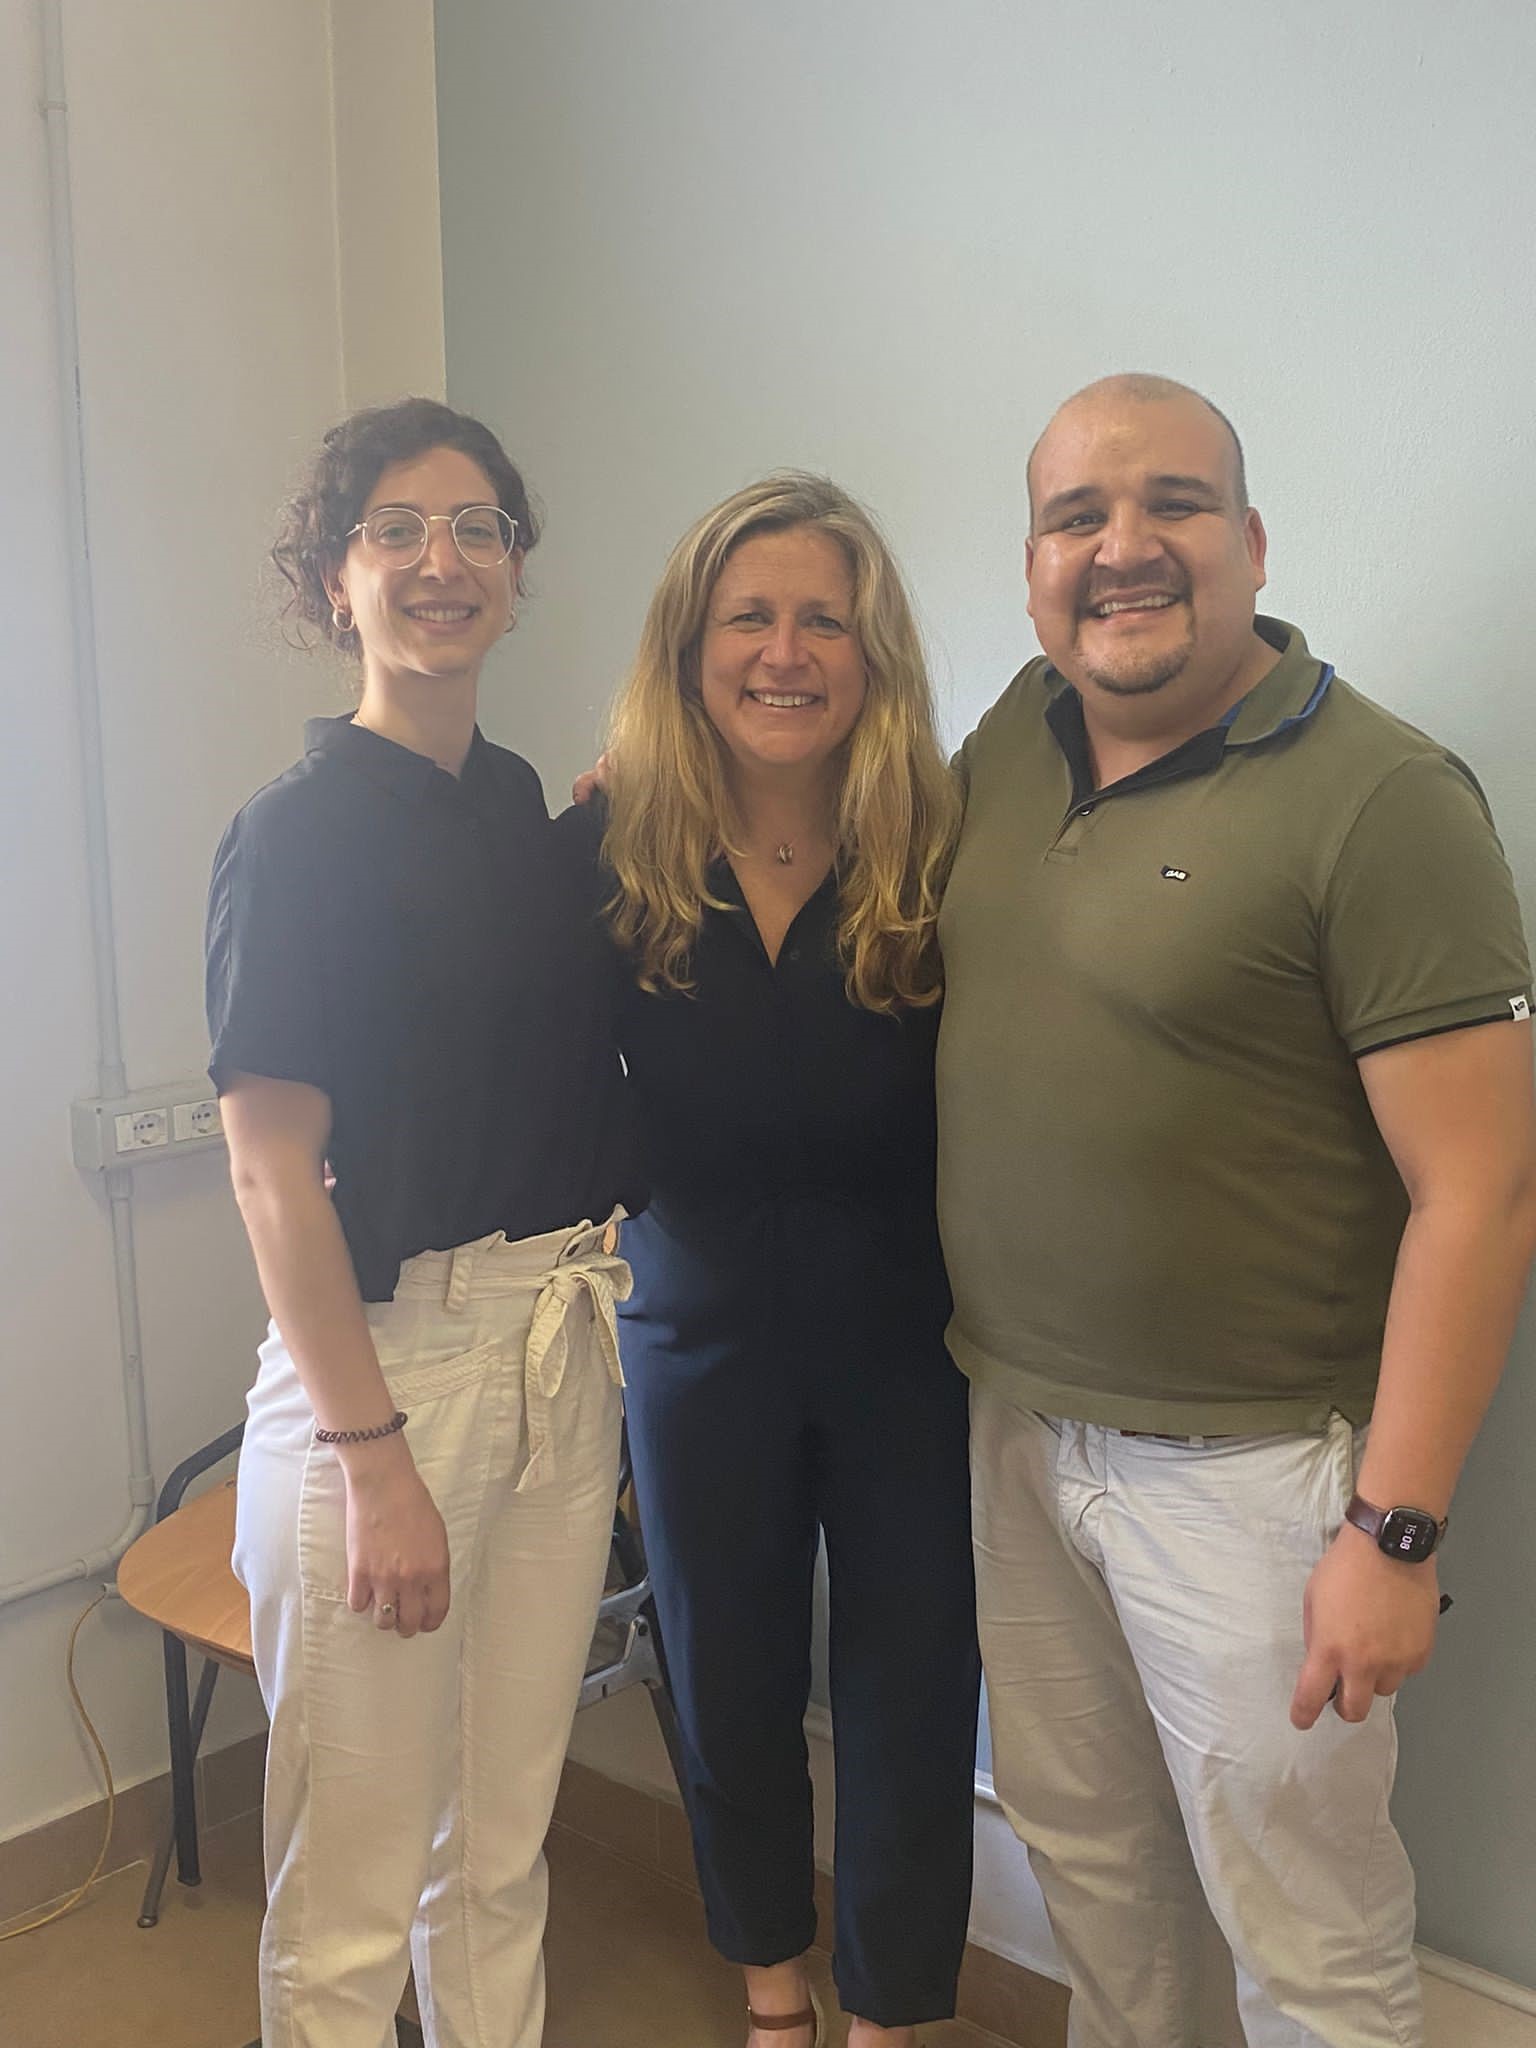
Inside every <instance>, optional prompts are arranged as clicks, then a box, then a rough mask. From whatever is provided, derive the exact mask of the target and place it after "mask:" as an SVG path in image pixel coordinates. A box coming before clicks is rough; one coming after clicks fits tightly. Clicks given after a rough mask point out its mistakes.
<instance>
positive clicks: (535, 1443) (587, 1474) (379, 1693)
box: [208, 399, 633, 2048]
mask: <svg viewBox="0 0 1536 2048" xmlns="http://www.w3.org/2000/svg"><path fill="white" fill-rule="evenodd" d="M537 538H538V528H537V525H536V523H535V520H534V516H533V513H532V511H531V509H530V506H529V502H528V496H527V492H526V491H525V489H524V486H523V481H522V478H521V477H520V476H519V474H518V472H517V470H516V469H515V468H514V466H513V465H512V463H511V462H510V461H509V460H508V458H507V456H506V454H505V453H504V451H503V450H502V448H501V445H500V443H499V442H498V441H497V440H496V438H495V436H494V435H493V434H491V433H490V431H489V430H488V429H487V428H486V427H484V426H482V425H481V424H480V423H479V422H478V421H476V420H472V419H468V418H466V417H465V416H464V415H462V414H460V413H456V412H453V411H450V410H449V409H448V408H447V407H446V406H442V405H437V404H434V403H431V402H429V401H426V400H421V399H411V400H407V401H405V402H404V403H402V404H399V405H393V406H388V407H385V408H382V409H379V410H375V411H369V412H364V413H359V414H356V415H354V416H353V417H352V418H351V419H349V420H346V421H345V422H343V424H342V425H340V426H339V427H337V428H335V429H333V431H332V432H331V433H330V434H328V435H327V436H326V439H325V445H324V446H323V448H322V449H321V450H320V451H319V454H318V456H317V458H316V460H315V462H314V464H313V466H312V469H311V472H310V475H309V477H308V479H307V481H306V483H305V485H304V487H303V488H302V489H301V490H300V491H299V493H298V495H297V496H296V498H295V499H294V501H293V503H292V504H291V506H290V507H289V508H288V513H287V517H286V522H285V526H284V530H283V533H282V536H281V538H280V540H279V541H278V544H277V546H276V548H275V549H274V550H273V554H274V559H275V560H276V562H277V565H278V567H279V568H280V569H281V571H282V572H283V574H284V575H285V576H286V578H287V579H288V581H289V583H290V584H291V585H292V589H293V599H292V606H291V609H292V610H293V611H294V612H295V613H296V614H297V616H298V618H299V619H300V620H302V621H304V622H306V623H308V624H309V625H310V626H312V627H314V628H316V629H317V630H318V631H319V633H320V634H321V635H322V636H323V637H324V638H325V639H327V640H329V641H330V642H331V644H332V645H333V646H334V647H336V648H337V649H339V650H340V651H341V652H342V653H344V654H346V655H348V656H351V657H354V658H355V659H356V661H357V663H358V666H359V670H360V676H361V695H360V699H359V702H358V705H357V708H356V710H355V711H354V712H352V713H351V714H349V715H347V716H343V717H337V718H322V719H316V720H313V721H312V722H311V724H310V725H309V728H308V730H307V733H306V749H305V753H304V757H303V759H302V760H301V761H299V762H298V763H297V764H296V765H295V766H294V767H292V768H290V769H288V770H287V771H286V773H284V774H283V775H281V776H279V777H278V778H277V780H276V781H275V782H271V783H269V784H268V785H267V786H266V788H264V789H262V790H261V791H259V792H258V793H257V794H256V795H255V796H254V797H252V798H251V800H250V801H249V802H248V803H247V804H246V805H245V806H244V808H243V809H242V810H241V811H240V812H239V814H238V815H237V816H236V818H235V820H234V822H233V823H232V824H231V826H230V828H229V830H228V832H227V833H226V834H225V836H224V840H223V843H222V845H221V846H220V848H219V853H218V858H217V861H216V863H215V867H214V874H213V884H212V892H211V897H210V905H209V919H208V1011H209V1022H210V1029H211V1035H212V1040H213V1054H212V1060H211V1063H210V1071H211V1073H212V1075H213V1079H214V1081H215V1084H216V1085H217V1087H218V1090H219V1095H220V1098H221V1102H222V1108H223V1118H224V1128H225V1132H226V1134H227V1137H228V1140H229V1149H230V1159H231V1167H232V1172H233V1177H234V1184H235V1191H236V1194H237V1197H238V1199H239V1204H240V1209H241V1213H242V1215H243V1217H244V1220H245V1224H246V1228H247V1230H248V1232H249V1235H250V1240H251V1245H252V1248H253V1250H254V1252H255V1256H256V1263H257V1267H258V1270H259V1272H260V1276H261V1283H262V1287H263V1290H264V1292H265V1295H266V1299H267V1303H268V1306H269V1308H270V1310H271V1315H272V1322H271V1326H270V1329H269V1332H268V1336H267V1339H266V1342H265V1343H264V1344H263V1346H262V1348H261V1355H260V1370H259V1373H258V1376H257V1380H256V1384H255V1387H254V1389H253V1391H252V1393H251V1396H250V1402H249V1419H248V1421H247V1424H246V1432H245V1439H244V1444H243V1447H242V1450H241V1458H240V1480H239V1514H238V1525H237V1534H236V1551H235V1567H236V1570H237V1572H238V1573H239V1575H240V1577H241V1579H242V1580H243V1582H244V1583H245V1585H246V1587H247V1588H248V1590H249V1592H250V1596H251V1623H252V1640H253V1645H254V1649H255V1656H256V1665H257V1671H258V1675H259V1677H260V1680H261V1685H262V1691H263V1695H264V1697H265V1699H266V1702H267V1707H268V1710H269V1713H270V1716H271V1723H272V1729H271V1738H270V1746H269V1750H268V1763H267V1787H266V1852H267V1882H268V1903H267V1915H266V1920H265V1924H264V1927H263V1931H262V1944H261V2001H262V2038H263V2040H264V2041H270V2042H272V2043H274V2044H275V2043H277V2042H281V2043H283V2048H379V2044H380V2042H381V2041H382V2040H384V2039H385V2038H386V2037H389V2038H392V2032H391V2027H392V2020H391V2016H392V2014H393V2012H394V2010H395V2007H396V2004H397V2003H398V2000H399V1998H400V1995H401V1992H402V1989H403V1987H404V1984H405V1979H406V1974H407V1970H408V1967H409V1965H410V1963H411V1961H412V1960H413V1959H414V1962H415V1968H416V1983H417V1990H418V1996H419V2000H420V2005H421V2011H422V2020H423V2025H424V2029H425V2033H426V2037H427V2040H428V2042H429V2043H432V2044H436V2043H444V2044H446V2043H449V2042H451V2043H453V2044H454V2048H470V2044H479V2048H492V2044H493V2043H494V2044H495V2048H510V2044H515V2048H534V2044H536V2043H537V2042H538V2040H539V2039H540V2036H541V2032H542V2026H543V1977H542V1966H541V1960H540V1944H541V1939H542V1931H543V1923H544V1910H545V1875H544V1865H543V1859H542V1854H541V1844H542V1841H543V1837H544V1833H545V1829H546V1826H547V1824H548V1821H549V1817H550V1812H551V1809H552V1806H553V1803H554V1797H555V1790H556V1785H557V1782H558V1778H559V1773H560V1766H561V1760H562V1758H563V1756H564V1752H565V1745H566V1740H567V1736H568V1734H569V1730H570V1723H571V1717H572V1714H573V1712H574V1709H575V1705H576V1698H577V1693H578V1690H579V1687H580V1682H581V1676H582V1672H583V1669H584V1665H585V1660H586V1653H587V1648H588V1644H589V1642H590V1638H591V1632H592V1625H593V1619H594V1615H595V1611H596V1607H597V1602H598V1599H599V1596H600V1593H601V1588H602V1581H603V1574H604V1566H605V1561H606V1557H607V1552H608V1540H609V1531H610V1527H611V1521H612V1514H613V1502H614V1487H615V1480H616V1473H617V1464H618V1453H619V1427H620V1411H619V1386H618V1383H619V1372H618V1360H617V1353H616V1349H615V1344H614V1302H615V1299H616V1298H617V1297H622V1296H623V1295H624V1294H626V1293H627V1292H628V1289H629V1275H628V1271H627V1268H626V1267H625V1266H624V1265H623V1264H622V1263H621V1261H620V1260H619V1259H618V1258H616V1257H615V1256H614V1242H615V1233H616V1219H617V1217H618V1216H619V1215H621V1214H622V1213H623V1212H622V1209H621V1208H620V1206H619V1205H620V1204H621V1203H622V1202H623V1201H624V1199H625V1197H626V1196H628V1197H629V1198H630V1200H631V1201H633V1194H632V1191H631V1189H630V1185H629V1181H628V1178H627V1172H628V1168H627V1160H626V1156H625V1148H624V1144H623V1140H622V1135H621V1128H620V1123H619V1119H618V1115H617V1108H618V1103H617V1089H618V1084H619V1074H618V1069H617V1062H616V1057H615V1054H614V1051H613V1044H614V1040H613V1024H612V1018H611V1015H610V995H609V991H610V987H611V978H612V966H611V959H610V958H609V957H607V955H606V951H605V947H604V943H603V941H602V940H601V939H600V938H599V937H598V936H597V935H596V933H595V932H594V929H593V926H592V922H591V919H590V916H589V915H588V914H587V910H586V907H585V905H584V904H583V903H582V902H581V901H580V900H579V899H578V895H577V892H576V891H575V890H574V889H573V886H572V883H571V881H570V879H569V878H568V875H567V870H566V866H565V864H564V863H563V862H562V861H561V860H560V859H559V858H558V857H557V852H556V847H555V844H554V838H553V828H552V827H551V825H550V822H549V817H548V814H547V812H546V810H545V806H544V798H543V793H542V791H541V789H540V786H539V780H538V777H537V775H536V774H535V772H534V770H533V769H532V768H531V767H530V766H529V765H528V763H527V762H526V761H523V760H521V759H520V758H519V757H518V756H517V755H516V754H513V753H508V752H506V751H505V750H504V749H502V748H500V747H496V746H492V745H491V744H489V743H488V742H487V741H486V739H485V738H484V737H483V735H482V734H481V732H480V730H479V727H478V725H477V723H476V690H477V685H478V682H479V676H480V669H481V665H482V663H483V662H484V660H485V657H486V655H487V654H488V653H489V651H490V650H491V648H492V647H493V646H494V645H495V644H496V642H497V641H498V640H499V639H500V637H501V636H502V634H504V633H506V632H509V631H510V630H511V628H512V626H513V625H514V623H515V621H516V616H517V601H518V596H519V590H520V578H521V572H522V565H523V562H524V560H525V558H526V556H527V553H528V551H529V549H531V548H532V547H533V545H534V543H535V541H536V540H537Z"/></svg>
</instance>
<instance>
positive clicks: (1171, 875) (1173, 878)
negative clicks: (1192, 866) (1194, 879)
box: [1163, 868, 1189, 882]
mask: <svg viewBox="0 0 1536 2048" xmlns="http://www.w3.org/2000/svg"><path fill="white" fill-rule="evenodd" d="M1163 880H1164V881H1165V882H1187V881H1188V880H1189V869H1188V868H1164V869H1163Z"/></svg>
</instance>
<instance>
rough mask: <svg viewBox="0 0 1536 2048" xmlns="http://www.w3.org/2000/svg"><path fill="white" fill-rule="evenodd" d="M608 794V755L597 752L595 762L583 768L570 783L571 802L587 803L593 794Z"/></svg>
mask: <svg viewBox="0 0 1536 2048" xmlns="http://www.w3.org/2000/svg"><path fill="white" fill-rule="evenodd" d="M607 794H608V756H607V755H606V754H599V755H598V757H597V761H596V764H595V765H594V766H593V767H591V768H584V769H583V770H582V771H581V773H580V774H579V775H578V776H577V778H576V780H575V781H574V782H573V783H572V784H571V802H572V803H573V804H589V803H591V801H592V799H593V797H595V796H606V795H607Z"/></svg>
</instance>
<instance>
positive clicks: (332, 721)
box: [304, 712, 489, 803]
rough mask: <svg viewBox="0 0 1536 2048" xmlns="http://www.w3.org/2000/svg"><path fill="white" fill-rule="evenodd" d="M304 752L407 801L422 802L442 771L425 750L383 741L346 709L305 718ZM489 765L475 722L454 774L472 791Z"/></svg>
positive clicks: (480, 734) (483, 742) (383, 738)
mask: <svg viewBox="0 0 1536 2048" xmlns="http://www.w3.org/2000/svg"><path fill="white" fill-rule="evenodd" d="M304 751H305V753H306V754H325V755H327V756H329V757H331V758H332V759H334V760H339V761H345V762H346V763H347V764H348V765H349V766H350V767H353V768H356V769H358V770H359V771H360V772H361V773H362V774H364V775H366V776H368V778H369V779H370V780H371V781H373V782H377V783H379V784H380V785H381V786H382V787H383V788H385V789H389V790H393V792H394V793H395V795H396V796H401V797H404V798H405V799H406V801H407V802H409V803H422V802H424V801H425V800H426V796H427V792H428V791H429V790H430V789H431V788H432V787H433V785H434V783H435V781H436V779H437V777H438V776H439V775H441V774H443V773H444V770H442V769H441V768H439V767H438V765H437V763H436V762H435V761H429V760H428V758H427V756H426V755H425V754H418V753H415V752H413V751H412V749H411V748H410V747H402V746H401V745H400V744H399V743H398V742H397V741H395V740H388V739H385V737H384V735H383V734H382V733H379V732H371V731H370V730H369V728H368V727H367V726H366V725H357V724H355V723H354V721H353V718H352V714H351V713H350V712H344V713H343V714H342V716H341V717H340V718H311V719H309V720H307V721H306V723H305V726H304ZM488 766H489V762H488V759H487V747H486V742H485V736H484V735H483V734H482V732H481V730H480V728H479V726H478V725H477V726H476V727H475V730H474V735H473V737H472V738H471V740H470V743H469V752H468V754H467V755H466V756H465V757H464V767H463V771H462V773H461V774H460V776H459V778H458V781H459V784H460V786H461V787H462V788H465V789H472V788H473V787H475V786H476V785H478V784H479V783H480V782H481V781H483V779H484V777H485V774H486V772H487V769H488ZM448 779H449V780H450V781H452V780H453V779H454V778H453V777H452V776H450V777H449V778H448Z"/></svg>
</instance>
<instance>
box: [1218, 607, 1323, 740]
mask: <svg viewBox="0 0 1536 2048" xmlns="http://www.w3.org/2000/svg"><path fill="white" fill-rule="evenodd" d="M1253 623H1254V628H1255V630H1256V631H1257V632H1258V634H1259V636H1260V638H1261V639H1264V640H1267V641H1268V642H1269V644H1270V646H1271V647H1273V648H1276V649H1277V650H1278V651H1279V655H1280V659H1279V660H1278V661H1277V662H1276V663H1275V665H1274V667H1273V668H1272V669H1271V670H1270V671H1269V673H1268V675H1266V676H1264V677H1262V678H1261V679H1260V681H1258V682H1257V683H1255V684H1254V686H1253V688H1252V689H1251V690H1250V691H1249V692H1248V694H1247V696H1246V697H1244V698H1242V699H1240V701H1239V702H1238V703H1236V704H1234V705H1233V707H1232V709H1231V711H1229V712H1228V714H1227V716H1226V719H1225V720H1224V724H1225V726H1226V735H1227V745H1228V746H1229V747H1251V746H1255V745H1257V744H1258V742H1259V741H1261V740H1272V739H1273V738H1274V737H1275V736H1276V734H1277V733H1282V732H1285V731H1287V730H1288V729H1289V728H1290V727H1292V726H1295V725H1299V724H1300V723H1301V722H1302V720H1303V719H1307V718H1310V717H1311V716H1312V714H1313V712H1314V711H1316V710H1317V708H1318V706H1319V705H1320V704H1321V703H1322V701H1323V699H1324V698H1325V697H1326V696H1327V694H1328V686H1329V684H1330V683H1331V682H1332V681H1333V667H1332V664H1331V663H1329V662H1320V661H1319V660H1318V659H1317V656H1316V655H1315V654H1313V653H1312V652H1311V651H1310V650H1309V649H1308V647H1307V643H1306V640H1305V638H1304V637H1303V635H1302V634H1301V632H1300V631H1299V630H1298V628H1297V627H1295V626H1288V625H1287V624H1286V622H1285V621H1284V619H1268V618H1264V617H1263V616H1262V615H1261V616H1260V617H1258V618H1256V619H1255V620H1254V622H1253Z"/></svg>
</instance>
